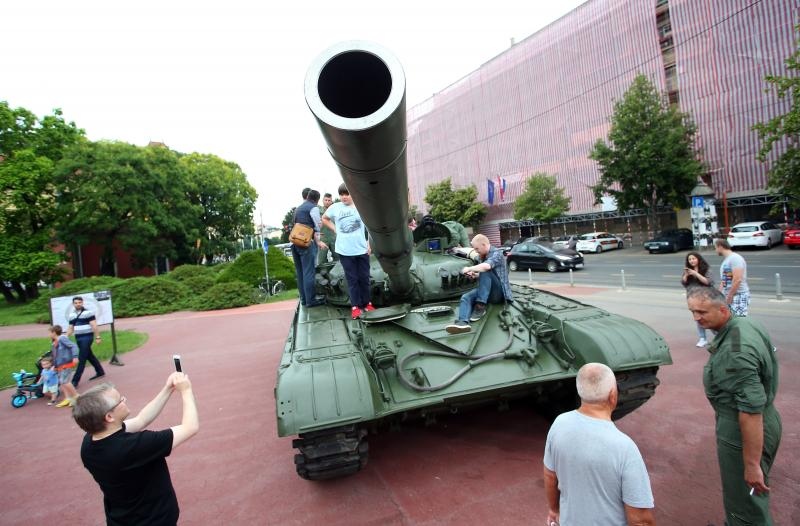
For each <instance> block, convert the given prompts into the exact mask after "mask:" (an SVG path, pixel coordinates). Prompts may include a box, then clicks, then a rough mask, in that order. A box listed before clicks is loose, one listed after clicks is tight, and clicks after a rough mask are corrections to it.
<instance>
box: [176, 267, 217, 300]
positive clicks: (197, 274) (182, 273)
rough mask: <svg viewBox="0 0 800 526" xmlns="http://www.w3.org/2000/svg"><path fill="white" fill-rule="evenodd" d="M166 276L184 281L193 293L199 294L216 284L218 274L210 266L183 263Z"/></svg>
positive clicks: (180, 281)
mask: <svg viewBox="0 0 800 526" xmlns="http://www.w3.org/2000/svg"><path fill="white" fill-rule="evenodd" d="M164 278H165V279H171V280H173V281H177V282H179V283H183V284H184V285H186V287H187V288H188V289H189V291H190V292H191V293H192V295H198V294H203V293H204V292H205V291H207V290H208V289H210V288H211V287H213V286H214V283H216V281H217V274H216V272H214V271H213V270H211V268H210V267H206V266H202V265H181V266H179V267H176V268H175V269H173V270H172V271H170V272H169V273H167V274H166V275H164Z"/></svg>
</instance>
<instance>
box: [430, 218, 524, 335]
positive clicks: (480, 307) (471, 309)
mask: <svg viewBox="0 0 800 526" xmlns="http://www.w3.org/2000/svg"><path fill="white" fill-rule="evenodd" d="M424 225H425V221H423V226H424ZM470 244H471V245H472V248H474V249H475V252H477V253H478V257H479V259H480V262H479V263H477V264H475V265H473V266H471V267H464V268H462V269H461V274H464V275H466V276H467V277H470V278H473V279H477V280H478V287H477V288H475V289H473V290H471V291H469V292H466V293H464V294H463V295H462V296H461V303H460V304H459V306H458V319H457V320H456V322H455V323H452V324H450V325H448V326H447V327H445V330H446V331H447V332H448V333H450V334H461V333H465V332H469V331H471V330H472V327H471V326H470V322H473V321H479V320H480V319H481V318H483V316H484V315H485V314H486V304H487V303H505V302H510V301H512V300H513V295H512V293H511V283H510V282H509V281H508V268H507V267H506V258H505V257H504V256H503V252H502V251H501V250H500V249H498V248H495V247H493V246H492V245H491V243H489V238H488V237H486V236H485V235H483V234H477V235H476V236H475V237H473V238H472V242H471V243H470Z"/></svg>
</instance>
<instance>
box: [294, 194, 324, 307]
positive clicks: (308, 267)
mask: <svg viewBox="0 0 800 526" xmlns="http://www.w3.org/2000/svg"><path fill="white" fill-rule="evenodd" d="M317 203H319V192H318V191H316V190H311V191H309V192H308V196H307V197H306V200H305V201H303V203H302V204H300V206H298V207H297V208H296V209H295V212H294V220H293V225H292V231H291V233H290V234H289V241H291V243H292V259H293V260H294V270H295V275H296V276H297V289H298V290H299V291H300V304H301V305H303V306H305V307H316V306H318V305H324V304H325V301H324V300H323V301H317V299H316V292H315V288H314V273H315V271H316V264H317V250H318V248H327V245H325V244H324V243H322V242H321V241H320V239H319V231H320V227H321V226H322V223H321V218H320V214H319V207H318V206H317Z"/></svg>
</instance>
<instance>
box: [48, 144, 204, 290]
mask: <svg viewBox="0 0 800 526" xmlns="http://www.w3.org/2000/svg"><path fill="white" fill-rule="evenodd" d="M55 182H56V184H57V185H58V188H59V191H60V193H59V195H58V198H57V204H56V211H57V213H58V221H57V223H56V224H57V231H58V237H59V239H60V240H61V241H63V242H64V243H65V244H67V245H84V244H87V243H97V244H99V245H100V246H102V247H103V256H102V264H101V273H102V274H104V275H114V248H115V243H118V244H119V246H120V247H121V248H123V249H125V250H127V251H129V252H130V253H131V254H132V256H133V263H134V265H136V266H138V267H147V266H151V265H152V264H153V261H154V260H155V258H156V257H157V256H166V257H170V258H173V259H179V258H178V256H179V249H185V248H186V247H190V246H191V245H192V244H193V243H194V242H195V240H196V239H197V238H198V237H199V234H200V225H201V224H200V220H199V218H200V215H201V210H200V205H199V204H197V203H192V202H190V200H189V199H187V194H188V192H187V189H188V184H187V176H186V174H185V173H184V171H183V170H181V166H180V164H179V163H178V156H177V154H176V153H175V152H173V151H172V150H169V149H167V148H160V147H137V146H134V145H132V144H126V143H122V142H95V143H92V142H86V143H83V144H80V145H78V146H77V147H75V148H73V149H72V150H70V152H69V153H68V154H67V155H65V157H64V158H63V159H62V160H61V162H59V163H58V165H57V167H56V170H55Z"/></svg>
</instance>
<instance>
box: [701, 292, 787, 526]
mask: <svg viewBox="0 0 800 526" xmlns="http://www.w3.org/2000/svg"><path fill="white" fill-rule="evenodd" d="M686 301H687V304H688V307H689V310H690V311H691V312H692V314H693V315H694V319H695V320H697V322H698V323H700V325H702V326H703V327H705V328H707V329H711V330H713V331H717V335H716V336H715V337H714V341H713V342H711V344H710V345H709V347H708V352H709V353H710V354H709V357H708V362H707V363H706V365H705V367H704V368H703V387H704V388H705V393H706V398H708V401H709V402H710V403H711V407H713V408H714V414H715V420H716V423H715V431H716V436H717V459H718V461H719V469H720V475H721V477H722V504H723V506H724V507H725V521H726V524H728V526H743V525H747V524H757V525H760V526H763V525H767V526H770V525H772V516H771V515H770V511H769V491H770V488H769V486H768V484H769V472H770V470H771V469H772V464H773V462H774V460H775V455H776V454H777V452H778V446H779V445H780V441H781V433H782V425H781V418H780V415H779V414H778V411H777V410H776V409H775V406H774V405H773V401H774V400H775V394H776V393H777V391H778V360H777V353H776V349H775V347H774V346H773V345H772V342H771V340H770V337H769V334H767V331H766V329H765V328H764V326H763V325H762V324H761V323H759V322H757V321H756V320H753V319H752V318H745V317H740V316H734V315H733V313H732V312H731V309H730V307H729V305H728V301H727V299H726V298H725V297H724V296H723V295H722V293H721V292H719V291H718V290H715V289H713V288H710V287H692V288H690V289H689V291H688V293H687V300H686Z"/></svg>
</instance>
